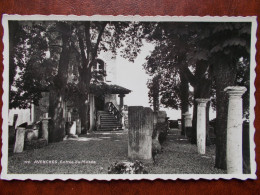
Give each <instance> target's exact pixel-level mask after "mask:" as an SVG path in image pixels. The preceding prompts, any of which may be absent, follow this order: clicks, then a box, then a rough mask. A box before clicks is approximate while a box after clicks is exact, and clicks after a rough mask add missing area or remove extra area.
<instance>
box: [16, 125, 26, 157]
mask: <svg viewBox="0 0 260 195" xmlns="http://www.w3.org/2000/svg"><path fill="white" fill-rule="evenodd" d="M24 134H25V128H24V127H17V130H16V135H15V144H14V153H20V152H22V151H23V147H24Z"/></svg>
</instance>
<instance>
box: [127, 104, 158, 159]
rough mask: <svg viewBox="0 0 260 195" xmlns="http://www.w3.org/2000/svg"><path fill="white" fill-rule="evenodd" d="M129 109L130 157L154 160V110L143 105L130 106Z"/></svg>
mask: <svg viewBox="0 0 260 195" xmlns="http://www.w3.org/2000/svg"><path fill="white" fill-rule="evenodd" d="M128 110H129V113H128V114H129V115H128V121H129V131H128V157H129V158H130V159H132V160H146V161H147V162H149V161H150V162H152V132H153V111H152V109H151V108H144V107H142V106H130V107H129V109H128Z"/></svg>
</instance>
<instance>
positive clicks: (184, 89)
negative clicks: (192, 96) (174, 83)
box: [180, 71, 189, 136]
mask: <svg viewBox="0 0 260 195" xmlns="http://www.w3.org/2000/svg"><path fill="white" fill-rule="evenodd" d="M180 79H181V84H180V87H181V124H182V128H181V135H185V136H186V129H185V116H184V114H185V113H186V112H188V111H189V82H188V80H187V78H186V77H185V75H184V74H183V73H182V72H181V71H180Z"/></svg>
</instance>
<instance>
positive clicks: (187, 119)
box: [183, 112, 192, 127]
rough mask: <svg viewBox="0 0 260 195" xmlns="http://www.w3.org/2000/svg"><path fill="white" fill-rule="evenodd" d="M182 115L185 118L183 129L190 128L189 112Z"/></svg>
mask: <svg viewBox="0 0 260 195" xmlns="http://www.w3.org/2000/svg"><path fill="white" fill-rule="evenodd" d="M183 115H184V117H185V124H184V125H185V127H192V119H191V114H190V113H189V112H185V113H184V114H183Z"/></svg>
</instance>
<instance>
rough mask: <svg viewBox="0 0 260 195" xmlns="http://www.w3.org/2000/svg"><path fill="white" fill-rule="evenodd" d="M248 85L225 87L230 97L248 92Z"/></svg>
mask: <svg viewBox="0 0 260 195" xmlns="http://www.w3.org/2000/svg"><path fill="white" fill-rule="evenodd" d="M246 90H247V89H246V87H244V86H228V87H226V88H225V89H224V91H225V92H227V94H228V95H229V97H241V96H242V95H243V94H244V93H245V92H246Z"/></svg>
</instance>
